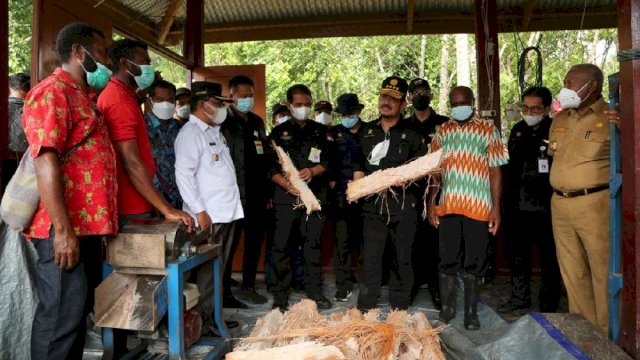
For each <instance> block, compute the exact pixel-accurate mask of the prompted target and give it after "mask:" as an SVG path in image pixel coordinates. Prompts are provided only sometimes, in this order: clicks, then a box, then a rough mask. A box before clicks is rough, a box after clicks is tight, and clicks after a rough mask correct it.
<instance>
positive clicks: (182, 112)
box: [176, 104, 191, 119]
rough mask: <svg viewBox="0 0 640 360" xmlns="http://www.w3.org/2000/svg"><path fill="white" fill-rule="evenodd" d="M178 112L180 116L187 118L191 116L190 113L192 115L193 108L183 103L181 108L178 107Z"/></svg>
mask: <svg viewBox="0 0 640 360" xmlns="http://www.w3.org/2000/svg"><path fill="white" fill-rule="evenodd" d="M176 114H178V116H179V117H180V118H181V119H186V118H188V117H189V115H191V109H190V108H189V105H188V104H187V105H182V106H180V107H179V108H177V109H176Z"/></svg>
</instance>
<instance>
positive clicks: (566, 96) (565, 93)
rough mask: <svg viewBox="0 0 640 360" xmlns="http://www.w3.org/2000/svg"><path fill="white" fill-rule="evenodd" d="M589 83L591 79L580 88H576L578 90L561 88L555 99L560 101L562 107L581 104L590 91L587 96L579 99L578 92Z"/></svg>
mask: <svg viewBox="0 0 640 360" xmlns="http://www.w3.org/2000/svg"><path fill="white" fill-rule="evenodd" d="M590 83H591V81H589V82H588V83H586V84H584V85H583V86H582V87H581V88H580V89H578V91H575V90H571V89H567V88H562V90H560V93H558V95H557V96H556V99H557V100H558V101H559V102H560V106H562V108H563V109H575V108H577V107H578V106H580V104H582V102H583V101H584V100H585V99H586V98H588V97H589V95H591V93H588V94H587V96H585V97H584V99H581V98H580V95H579V94H578V93H579V92H580V91H582V89H584V88H585V87H587V86H588V85H589V84H590Z"/></svg>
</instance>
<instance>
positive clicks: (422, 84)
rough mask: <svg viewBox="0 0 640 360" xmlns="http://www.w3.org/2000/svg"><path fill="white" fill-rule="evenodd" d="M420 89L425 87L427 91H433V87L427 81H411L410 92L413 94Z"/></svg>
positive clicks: (417, 79) (418, 79)
mask: <svg viewBox="0 0 640 360" xmlns="http://www.w3.org/2000/svg"><path fill="white" fill-rule="evenodd" d="M418 87H423V88H425V89H427V90H431V86H429V82H428V81H427V80H425V79H420V78H416V79H413V80H411V82H410V83H409V92H413V91H414V90H415V89H416V88H418Z"/></svg>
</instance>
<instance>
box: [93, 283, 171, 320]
mask: <svg viewBox="0 0 640 360" xmlns="http://www.w3.org/2000/svg"><path fill="white" fill-rule="evenodd" d="M167 300H168V297H167V278H166V277H164V276H138V275H129V274H121V273H112V274H111V275H109V276H108V277H107V278H106V279H105V280H104V281H103V282H102V283H101V284H100V285H99V286H98V288H97V289H96V301H95V307H94V312H95V319H96V325H97V326H100V327H109V328H115V329H127V330H141V331H153V330H154V329H155V328H156V326H157V325H158V323H159V322H160V320H161V319H162V317H163V316H164V314H165V313H166V312H167V306H168V302H167Z"/></svg>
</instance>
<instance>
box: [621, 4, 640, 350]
mask: <svg viewBox="0 0 640 360" xmlns="http://www.w3.org/2000/svg"><path fill="white" fill-rule="evenodd" d="M618 42H619V49H620V50H628V49H638V48H640V2H638V1H636V0H618ZM620 93H621V95H622V99H621V103H620V119H621V124H620V132H621V136H622V141H621V143H622V154H623V156H622V257H623V265H622V269H623V270H622V272H623V275H622V276H623V280H624V286H623V288H622V312H621V314H622V316H621V323H620V327H621V329H620V330H621V331H620V345H621V346H622V348H623V349H624V350H625V351H627V352H628V353H629V354H630V355H631V356H632V357H634V358H636V359H637V358H640V332H639V331H638V330H639V327H640V307H639V306H638V302H639V301H640V299H639V298H638V288H640V276H638V269H639V268H640V253H639V252H638V250H639V249H640V60H634V61H623V62H621V63H620Z"/></svg>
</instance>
